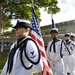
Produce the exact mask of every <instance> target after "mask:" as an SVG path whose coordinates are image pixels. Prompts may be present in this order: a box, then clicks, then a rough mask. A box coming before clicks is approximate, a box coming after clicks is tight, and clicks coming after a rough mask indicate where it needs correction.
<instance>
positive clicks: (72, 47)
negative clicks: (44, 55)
mask: <svg viewBox="0 0 75 75" xmlns="http://www.w3.org/2000/svg"><path fill="white" fill-rule="evenodd" d="M64 43H65V45H66V47H67V49H68V50H69V52H70V53H71V54H73V53H74V52H75V43H74V42H73V41H71V40H69V41H68V42H67V43H66V42H65V41H64ZM67 49H66V50H65V53H66V54H65V55H64V56H66V55H69V52H68V50H67Z"/></svg>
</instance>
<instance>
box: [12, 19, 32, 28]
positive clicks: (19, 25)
mask: <svg viewBox="0 0 75 75" xmlns="http://www.w3.org/2000/svg"><path fill="white" fill-rule="evenodd" d="M13 28H14V29H16V28H30V29H32V27H31V26H30V24H29V23H28V22H27V21H25V20H20V19H19V20H17V23H16V25H15V26H14V27H13Z"/></svg>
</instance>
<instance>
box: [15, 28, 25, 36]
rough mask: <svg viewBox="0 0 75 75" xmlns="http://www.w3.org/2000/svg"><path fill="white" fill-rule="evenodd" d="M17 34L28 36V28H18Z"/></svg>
mask: <svg viewBox="0 0 75 75" xmlns="http://www.w3.org/2000/svg"><path fill="white" fill-rule="evenodd" d="M15 34H16V36H17V37H24V36H26V29H25V28H16V29H15Z"/></svg>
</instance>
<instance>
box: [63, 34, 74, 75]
mask: <svg viewBox="0 0 75 75" xmlns="http://www.w3.org/2000/svg"><path fill="white" fill-rule="evenodd" d="M64 39H65V40H64V45H65V46H66V50H65V53H66V54H64V55H63V59H64V65H65V75H67V68H68V72H69V73H70V75H75V73H74V47H75V43H74V42H73V41H72V40H70V34H69V33H66V34H65V35H64ZM69 73H68V74H69Z"/></svg>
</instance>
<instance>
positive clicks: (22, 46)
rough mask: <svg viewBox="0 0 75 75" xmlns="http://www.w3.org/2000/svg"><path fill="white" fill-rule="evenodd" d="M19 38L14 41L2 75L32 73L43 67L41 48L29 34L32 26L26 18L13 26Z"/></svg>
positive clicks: (25, 74)
mask: <svg viewBox="0 0 75 75" xmlns="http://www.w3.org/2000/svg"><path fill="white" fill-rule="evenodd" d="M13 28H14V29H15V33H16V36H17V37H18V40H17V41H16V42H15V43H13V45H12V46H11V49H10V53H9V56H8V59H7V61H6V64H5V66H4V68H3V70H2V72H1V75H32V74H33V72H41V71H42V69H43V66H42V60H41V56H40V52H39V48H38V46H37V44H36V42H35V41H34V40H33V39H31V37H30V36H28V34H29V32H30V30H31V29H32V27H31V26H30V24H29V23H27V22H25V21H24V20H18V21H17V24H16V25H15V26H14V27H13Z"/></svg>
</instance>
